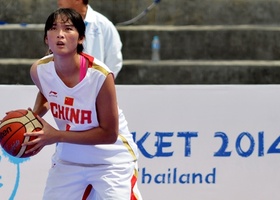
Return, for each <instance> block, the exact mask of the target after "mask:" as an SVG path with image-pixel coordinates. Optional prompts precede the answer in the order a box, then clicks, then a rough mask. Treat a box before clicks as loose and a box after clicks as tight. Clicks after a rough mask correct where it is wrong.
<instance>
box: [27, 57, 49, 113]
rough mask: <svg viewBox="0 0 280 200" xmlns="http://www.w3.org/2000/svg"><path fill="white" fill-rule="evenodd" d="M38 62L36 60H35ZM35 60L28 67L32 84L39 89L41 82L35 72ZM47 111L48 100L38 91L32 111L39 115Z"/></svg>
mask: <svg viewBox="0 0 280 200" xmlns="http://www.w3.org/2000/svg"><path fill="white" fill-rule="evenodd" d="M37 62H38V61H37ZM37 62H35V63H34V64H33V65H32V66H31V69H30V76H31V79H32V80H33V82H34V84H35V85H36V86H37V87H38V88H39V90H41V84H40V81H39V78H38V74H37ZM47 111H48V102H47V99H46V98H45V97H44V95H43V94H42V93H41V92H40V91H39V92H38V94H37V97H36V100H35V103H34V106H33V112H34V113H36V114H37V115H39V116H40V117H42V116H44V115H45V114H46V112H47Z"/></svg>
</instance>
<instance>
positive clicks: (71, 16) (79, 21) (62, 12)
mask: <svg viewBox="0 0 280 200" xmlns="http://www.w3.org/2000/svg"><path fill="white" fill-rule="evenodd" d="M58 16H65V17H66V19H65V22H66V21H68V20H70V21H71V22H72V23H73V25H74V27H75V28H76V29H77V31H78V33H79V38H84V37H85V29H86V27H85V23H84V20H83V18H82V16H81V15H80V14H79V13H78V12H76V11H75V10H74V9H71V8H59V9H57V10H56V11H54V12H53V13H51V14H50V16H49V17H48V19H47V21H46V23H45V34H44V40H45V38H46V37H47V32H48V30H50V29H51V28H52V27H53V23H54V22H55V20H56V19H57V17H58ZM83 50H84V47H83V45H82V44H78V46H77V52H78V53H81V52H82V51H83Z"/></svg>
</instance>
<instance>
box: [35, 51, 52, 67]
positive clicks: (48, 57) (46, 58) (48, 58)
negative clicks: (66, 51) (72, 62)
mask: <svg viewBox="0 0 280 200" xmlns="http://www.w3.org/2000/svg"><path fill="white" fill-rule="evenodd" d="M51 61H53V54H50V55H46V56H44V57H42V58H41V59H39V60H37V62H36V63H37V65H41V64H46V63H49V62H51Z"/></svg>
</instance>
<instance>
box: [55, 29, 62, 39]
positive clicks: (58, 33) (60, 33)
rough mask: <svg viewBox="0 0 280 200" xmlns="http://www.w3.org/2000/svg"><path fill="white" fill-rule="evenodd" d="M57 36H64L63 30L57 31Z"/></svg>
mask: <svg viewBox="0 0 280 200" xmlns="http://www.w3.org/2000/svg"><path fill="white" fill-rule="evenodd" d="M56 37H57V38H64V36H63V31H62V30H58V32H57V36H56Z"/></svg>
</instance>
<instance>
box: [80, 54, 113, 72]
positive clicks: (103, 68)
mask: <svg viewBox="0 0 280 200" xmlns="http://www.w3.org/2000/svg"><path fill="white" fill-rule="evenodd" d="M82 55H83V56H84V57H86V59H87V60H88V61H89V67H90V68H91V69H94V70H96V71H99V72H100V73H101V74H103V75H104V76H107V75H108V74H110V73H112V71H111V70H110V69H109V67H108V66H107V65H106V64H105V63H103V62H102V61H100V60H98V59H97V58H94V57H92V56H91V55H89V54H86V53H82Z"/></svg>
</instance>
